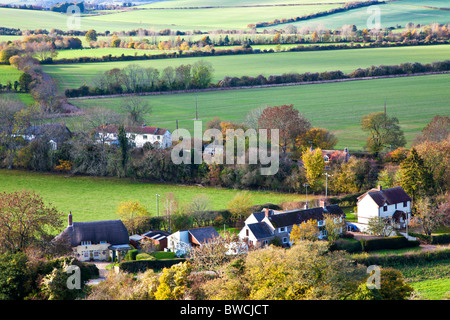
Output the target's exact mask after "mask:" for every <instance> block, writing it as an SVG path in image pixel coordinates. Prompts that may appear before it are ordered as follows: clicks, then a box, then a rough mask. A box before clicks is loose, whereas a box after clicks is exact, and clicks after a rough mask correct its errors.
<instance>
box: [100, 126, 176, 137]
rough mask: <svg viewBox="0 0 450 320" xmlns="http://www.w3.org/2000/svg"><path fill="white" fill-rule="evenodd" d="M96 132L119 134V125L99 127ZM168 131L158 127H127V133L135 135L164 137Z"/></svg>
mask: <svg viewBox="0 0 450 320" xmlns="http://www.w3.org/2000/svg"><path fill="white" fill-rule="evenodd" d="M96 131H100V132H108V133H118V132H119V126H117V125H102V126H99V127H98V128H97V129H96ZM167 131H169V130H168V129H164V128H158V127H147V126H140V127H139V126H125V132H127V133H135V134H153V135H163V134H165V133H166V132H167Z"/></svg>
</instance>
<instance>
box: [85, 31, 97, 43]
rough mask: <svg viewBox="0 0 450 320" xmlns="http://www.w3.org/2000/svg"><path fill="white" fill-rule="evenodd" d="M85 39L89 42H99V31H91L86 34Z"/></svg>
mask: <svg viewBox="0 0 450 320" xmlns="http://www.w3.org/2000/svg"><path fill="white" fill-rule="evenodd" d="M85 38H86V41H87V42H91V41H97V31H95V30H94V29H91V30H89V31H88V32H86V35H85Z"/></svg>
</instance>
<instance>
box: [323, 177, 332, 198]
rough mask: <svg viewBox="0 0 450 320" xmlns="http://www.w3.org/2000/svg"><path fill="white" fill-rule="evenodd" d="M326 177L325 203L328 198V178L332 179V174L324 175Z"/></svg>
mask: <svg viewBox="0 0 450 320" xmlns="http://www.w3.org/2000/svg"><path fill="white" fill-rule="evenodd" d="M324 175H325V201H326V200H327V198H328V177H332V175H331V174H328V173H327V172H325V173H324Z"/></svg>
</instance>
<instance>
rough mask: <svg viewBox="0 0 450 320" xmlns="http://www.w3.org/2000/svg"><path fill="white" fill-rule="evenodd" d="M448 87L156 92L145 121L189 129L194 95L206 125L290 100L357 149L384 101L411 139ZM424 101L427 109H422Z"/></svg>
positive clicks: (444, 104) (401, 82) (369, 83)
mask: <svg viewBox="0 0 450 320" xmlns="http://www.w3.org/2000/svg"><path fill="white" fill-rule="evenodd" d="M449 85H450V75H448V74H446V75H432V76H419V77H406V78H394V79H376V80H364V81H350V82H343V83H325V84H314V85H302V86H289V87H275V88H261V89H245V90H231V91H214V92H201V93H186V94H176V95H157V96H146V97H145V98H144V99H145V100H146V101H148V103H149V104H150V105H151V106H152V113H151V114H150V115H148V117H147V118H146V121H147V124H148V125H158V126H160V127H167V128H169V129H172V130H173V129H175V119H178V120H179V126H180V127H182V128H187V129H189V130H191V129H192V126H193V124H192V119H193V118H194V117H195V96H197V101H198V114H199V117H200V119H202V120H203V121H204V123H206V122H207V121H209V120H211V119H212V118H214V117H216V116H217V117H220V118H221V119H222V120H228V121H235V122H242V121H244V119H245V116H246V114H247V112H248V111H250V110H251V109H255V108H259V107H266V106H274V105H282V104H293V105H294V107H295V108H297V109H298V110H300V112H301V113H303V114H304V115H305V116H306V117H307V118H308V119H310V121H311V122H312V124H313V125H314V126H319V127H323V128H326V129H328V130H331V131H333V132H334V133H335V135H336V136H337V138H338V139H339V142H338V145H337V146H336V147H337V148H344V147H349V148H350V149H351V150H361V149H362V146H363V145H364V143H365V137H366V136H365V134H364V133H363V132H362V131H361V128H360V120H361V118H362V116H363V115H366V114H368V113H370V112H376V111H381V110H382V109H383V105H384V101H385V100H386V102H387V110H388V113H389V114H390V115H391V116H396V117H398V118H399V120H400V125H401V127H402V129H403V130H404V131H405V135H406V137H407V140H408V142H409V143H411V141H412V139H413V138H414V137H415V135H416V134H417V133H418V132H419V131H420V130H422V128H423V127H424V126H425V125H426V124H427V123H428V122H429V121H430V120H431V118H432V117H433V116H434V115H436V114H442V115H445V114H448V99H449V92H448V86H449ZM405 93H407V94H405ZM121 102H122V99H119V98H110V99H100V100H98V99H92V100H90V99H85V100H71V103H72V104H74V105H76V106H78V107H81V108H85V109H89V108H92V107H94V106H100V105H104V106H108V107H109V108H112V109H114V110H116V111H119V105H120V103H121ZM424 104H427V105H428V107H427V108H423V105H424ZM337 107H338V110H339V111H337V109H336V108H337ZM72 120H73V119H72ZM68 121H70V120H68ZM68 123H69V122H68Z"/></svg>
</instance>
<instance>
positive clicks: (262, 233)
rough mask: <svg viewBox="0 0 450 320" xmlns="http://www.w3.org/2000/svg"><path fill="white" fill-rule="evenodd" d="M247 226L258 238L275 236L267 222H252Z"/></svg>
mask: <svg viewBox="0 0 450 320" xmlns="http://www.w3.org/2000/svg"><path fill="white" fill-rule="evenodd" d="M247 227H248V228H249V229H250V231H251V233H253V235H254V236H255V238H256V239H258V240H261V239H267V238H271V237H273V234H272V231H271V230H270V228H269V227H268V226H267V224H266V223H265V222H258V223H251V224H248V225H247Z"/></svg>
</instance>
